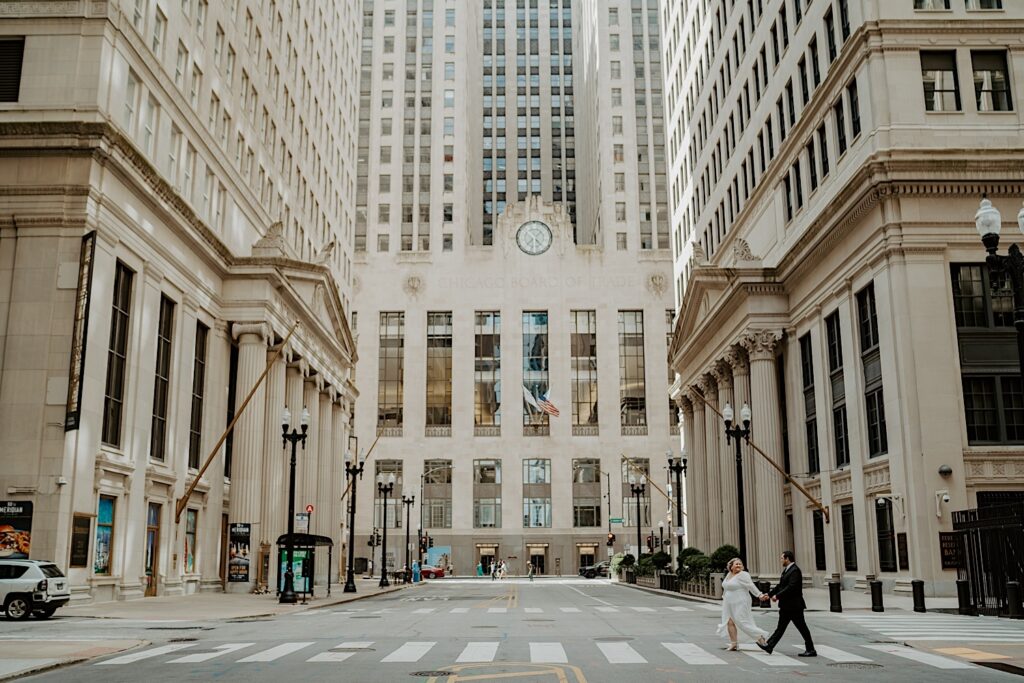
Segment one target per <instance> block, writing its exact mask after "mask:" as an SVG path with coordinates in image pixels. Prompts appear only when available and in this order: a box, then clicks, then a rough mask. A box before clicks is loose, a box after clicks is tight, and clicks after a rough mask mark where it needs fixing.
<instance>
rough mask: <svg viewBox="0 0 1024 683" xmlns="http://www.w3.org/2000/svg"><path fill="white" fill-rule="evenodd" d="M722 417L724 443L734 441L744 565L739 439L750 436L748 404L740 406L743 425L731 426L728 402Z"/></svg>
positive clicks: (744, 518)
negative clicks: (723, 420) (723, 421)
mask: <svg viewBox="0 0 1024 683" xmlns="http://www.w3.org/2000/svg"><path fill="white" fill-rule="evenodd" d="M722 417H723V418H724V419H725V443H726V444H728V443H729V441H734V442H735V443H736V501H737V503H739V505H738V508H739V510H738V512H739V517H740V519H739V527H740V529H739V531H740V562H742V563H743V565H744V566H746V564H747V513H746V510H745V507H744V503H743V453H742V451H741V449H740V441H742V440H743V439H749V438H750V406H748V405H747V404H746V403H744V404H743V407H742V408H740V420H741V421H742V422H743V426H742V427H740V426H739V425H736V426H735V427H733V418H734V417H735V413H734V412H733V409H732V406H731V405H729V404H728V403H726V404H725V410H723V411H722Z"/></svg>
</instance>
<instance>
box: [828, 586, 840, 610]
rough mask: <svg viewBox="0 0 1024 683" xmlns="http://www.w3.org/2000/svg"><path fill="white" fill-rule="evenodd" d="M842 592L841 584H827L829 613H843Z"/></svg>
mask: <svg viewBox="0 0 1024 683" xmlns="http://www.w3.org/2000/svg"><path fill="white" fill-rule="evenodd" d="M842 590H843V584H841V583H839V582H838V581H829V582H828V611H829V612H842V611H843V598H842V593H841V591H842Z"/></svg>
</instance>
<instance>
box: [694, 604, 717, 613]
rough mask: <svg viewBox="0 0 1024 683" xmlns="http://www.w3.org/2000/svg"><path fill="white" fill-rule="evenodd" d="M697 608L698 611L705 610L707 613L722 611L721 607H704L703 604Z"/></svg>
mask: <svg viewBox="0 0 1024 683" xmlns="http://www.w3.org/2000/svg"><path fill="white" fill-rule="evenodd" d="M697 607H699V608H700V609H706V610H707V611H709V612H721V611H722V606H721V605H705V604H703V603H701V604H699V605H697Z"/></svg>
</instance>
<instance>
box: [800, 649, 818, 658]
mask: <svg viewBox="0 0 1024 683" xmlns="http://www.w3.org/2000/svg"><path fill="white" fill-rule="evenodd" d="M817 656H818V653H817V652H815V651H814V650H806V651H804V652H801V653H800V654H798V655H797V657H817Z"/></svg>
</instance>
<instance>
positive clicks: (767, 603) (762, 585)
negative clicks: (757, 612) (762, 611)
mask: <svg viewBox="0 0 1024 683" xmlns="http://www.w3.org/2000/svg"><path fill="white" fill-rule="evenodd" d="M754 585H755V586H757V587H758V589H759V590H760V591H761V592H762V593H767V592H768V591H769V590H771V587H772V584H771V582H770V581H755V582H754ZM753 601H754V606H755V607H765V608H769V607H771V606H772V601H771V600H770V599H769V600H758V599H757V598H753Z"/></svg>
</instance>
